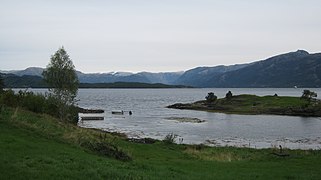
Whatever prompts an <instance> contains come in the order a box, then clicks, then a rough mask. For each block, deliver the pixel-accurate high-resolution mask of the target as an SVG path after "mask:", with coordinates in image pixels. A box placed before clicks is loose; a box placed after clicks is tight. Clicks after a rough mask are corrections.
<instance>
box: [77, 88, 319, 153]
mask: <svg viewBox="0 0 321 180" xmlns="http://www.w3.org/2000/svg"><path fill="white" fill-rule="evenodd" d="M229 90H231V91H232V93H233V94H234V95H237V94H255V95H260V96H264V95H274V94H275V93H277V94H278V95H279V96H297V97H299V96H301V94H302V91H303V89H294V88H291V89H284V88H283V89H275V88H273V89H272V88H271V89H267V88H260V89H248V88H242V89H238V88H235V89H233V88H232V89H231V88H229V89H224V88H219V89H80V90H79V94H78V99H79V100H80V101H79V102H78V105H79V106H81V107H84V108H99V109H104V110H105V113H104V114H103V115H104V117H105V119H104V120H103V121H80V122H79V126H82V127H86V128H98V129H102V130H106V131H112V132H120V133H125V134H127V135H128V136H129V137H132V138H144V137H150V138H156V139H163V138H164V137H165V136H166V135H167V134H169V133H174V134H176V135H178V138H177V139H181V140H183V142H182V143H188V144H199V143H204V144H208V145H214V146H226V145H227V146H238V147H252V148H269V147H273V146H277V147H278V146H279V145H282V146H283V147H287V148H292V149H320V148H321V119H320V118H317V117H295V116H276V115H235V114H223V113H209V112H203V111H192V110H177V109H168V108H165V107H166V106H167V105H170V104H174V103H188V102H194V101H198V100H202V99H204V98H205V96H206V95H207V93H208V92H210V91H212V92H214V93H215V94H216V95H217V96H218V97H224V96H225V94H226V92H227V91H229ZM310 90H312V91H315V92H317V93H318V95H321V89H310ZM113 110H123V111H125V113H124V115H113V114H112V113H111V112H112V111H113ZM128 111H132V112H133V114H132V115H128ZM175 118H198V119H201V120H205V122H203V123H192V122H179V121H175V120H173V119H175Z"/></svg>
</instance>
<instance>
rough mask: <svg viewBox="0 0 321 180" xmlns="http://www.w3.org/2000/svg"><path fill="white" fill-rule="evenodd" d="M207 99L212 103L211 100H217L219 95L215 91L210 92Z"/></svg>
mask: <svg viewBox="0 0 321 180" xmlns="http://www.w3.org/2000/svg"><path fill="white" fill-rule="evenodd" d="M205 99H206V101H207V102H209V103H211V102H215V101H216V100H217V96H215V95H214V93H213V92H209V93H208V94H207V96H206V97H205Z"/></svg>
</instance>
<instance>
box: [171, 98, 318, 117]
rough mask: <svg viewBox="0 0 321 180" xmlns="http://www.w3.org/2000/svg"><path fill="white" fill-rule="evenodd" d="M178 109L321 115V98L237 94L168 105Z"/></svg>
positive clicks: (231, 112) (232, 112)
mask: <svg viewBox="0 0 321 180" xmlns="http://www.w3.org/2000/svg"><path fill="white" fill-rule="evenodd" d="M168 107H169V108H176V109H191V110H201V111H210V112H222V113H230V114H275V115H291V116H316V117H320V116H321V103H320V100H311V101H309V100H307V99H302V98H300V97H286V96H263V97H261V96H256V95H237V96H233V97H231V98H230V99H227V98H221V99H217V100H216V101H213V102H208V101H206V100H204V101H197V102H194V103H186V104H181V103H177V104H174V105H170V106H168Z"/></svg>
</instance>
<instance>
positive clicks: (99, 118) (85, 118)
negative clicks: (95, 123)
mask: <svg viewBox="0 0 321 180" xmlns="http://www.w3.org/2000/svg"><path fill="white" fill-rule="evenodd" d="M80 119H81V120H85V121H86V120H104V117H102V116H83V117H80Z"/></svg>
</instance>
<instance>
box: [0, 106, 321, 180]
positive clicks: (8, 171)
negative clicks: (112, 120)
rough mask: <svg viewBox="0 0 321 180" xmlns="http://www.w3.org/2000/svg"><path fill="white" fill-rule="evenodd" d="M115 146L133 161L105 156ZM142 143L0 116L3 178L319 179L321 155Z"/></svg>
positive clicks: (45, 119) (42, 120)
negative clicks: (99, 146) (99, 147)
mask: <svg viewBox="0 0 321 180" xmlns="http://www.w3.org/2000/svg"><path fill="white" fill-rule="evenodd" d="M88 142H90V143H91V144H92V145H95V144H97V143H100V144H104V145H105V146H104V147H109V146H111V147H112V148H114V149H115V148H116V149H117V150H118V151H117V152H122V153H125V154H126V156H128V157H130V158H131V160H117V156H115V152H114V151H108V153H110V154H108V153H105V154H104V153H101V152H100V151H97V149H93V148H90V147H91V146H86V145H84V144H88ZM274 151H277V150H275V149H265V150H255V149H247V148H244V149H242V148H230V147H221V148H210V147H205V146H201V145H194V146H192V145H189V146H188V145H176V144H166V143H163V142H159V141H158V142H156V143H154V144H138V143H133V142H128V141H126V140H125V139H124V138H123V137H119V136H115V135H111V134H108V133H103V132H101V131H98V130H91V129H83V128H79V127H77V126H74V125H71V124H65V123H61V122H59V121H58V120H56V119H54V118H52V117H50V116H47V115H40V114H35V113H31V112H28V111H23V110H14V109H5V110H4V111H2V112H1V115H0V179H320V178H321V171H320V169H321V151H302V150H295V151H294V150H286V153H288V154H290V156H289V157H278V156H275V155H273V154H272V152H274Z"/></svg>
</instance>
